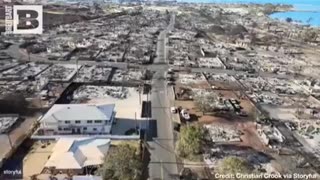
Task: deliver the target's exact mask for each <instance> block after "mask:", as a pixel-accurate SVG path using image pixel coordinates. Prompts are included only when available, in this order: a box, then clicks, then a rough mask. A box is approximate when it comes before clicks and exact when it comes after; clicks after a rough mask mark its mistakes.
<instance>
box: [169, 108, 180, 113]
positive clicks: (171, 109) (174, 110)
mask: <svg viewBox="0 0 320 180" xmlns="http://www.w3.org/2000/svg"><path fill="white" fill-rule="evenodd" d="M170 111H171V113H173V114H175V113H177V111H178V110H177V108H176V107H171V108H170Z"/></svg>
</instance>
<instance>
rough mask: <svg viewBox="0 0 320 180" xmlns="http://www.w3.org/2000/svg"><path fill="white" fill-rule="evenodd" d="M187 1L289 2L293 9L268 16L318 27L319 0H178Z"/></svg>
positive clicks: (319, 14) (319, 18)
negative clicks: (289, 19)
mask: <svg viewBox="0 0 320 180" xmlns="http://www.w3.org/2000/svg"><path fill="white" fill-rule="evenodd" d="M178 2H189V3H245V4H250V3H257V4H265V3H272V4H290V5H293V7H294V11H290V12H280V13H274V14H272V15H271V16H270V17H272V18H275V19H279V20H285V19H286V18H288V17H290V18H292V19H293V20H294V21H297V22H300V23H302V24H309V25H311V26H317V27H320V0H178Z"/></svg>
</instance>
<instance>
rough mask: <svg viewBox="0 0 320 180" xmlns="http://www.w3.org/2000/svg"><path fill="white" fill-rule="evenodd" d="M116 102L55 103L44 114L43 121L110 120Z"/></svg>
mask: <svg viewBox="0 0 320 180" xmlns="http://www.w3.org/2000/svg"><path fill="white" fill-rule="evenodd" d="M114 108H115V105H114V104H102V105H94V104H55V105H54V106H52V108H51V109H50V110H49V111H48V112H47V113H46V114H45V115H44V117H43V118H42V121H46V122H57V121H59V120H61V121H67V120H69V121H74V120H80V121H81V120H104V121H106V120H107V121H110V120H111V118H112V115H113V111H114Z"/></svg>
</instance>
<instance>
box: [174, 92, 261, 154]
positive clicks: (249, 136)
mask: <svg viewBox="0 0 320 180" xmlns="http://www.w3.org/2000/svg"><path fill="white" fill-rule="evenodd" d="M216 92H217V93H218V94H220V95H221V96H222V97H224V98H226V99H231V98H233V99H237V100H239V101H240V105H241V107H242V108H243V109H242V110H243V111H245V112H246V113H247V114H250V113H252V111H253V110H254V106H253V104H251V102H250V101H249V100H248V99H246V98H242V99H239V98H238V96H240V93H239V92H233V91H228V90H216ZM175 106H176V107H179V106H181V107H182V108H186V109H188V110H189V113H190V117H191V121H192V122H199V123H200V124H211V123H215V124H217V125H220V126H228V127H230V128H233V129H238V130H240V131H241V132H242V133H243V135H242V136H241V140H242V142H239V143H234V144H237V145H240V146H249V147H252V148H253V149H256V150H258V151H263V150H265V149H266V147H265V145H264V144H263V143H262V142H261V141H260V139H259V137H258V134H257V131H256V125H255V123H254V122H253V121H252V117H251V116H248V117H241V116H238V115H236V114H234V113H224V114H219V115H210V114H205V115H204V114H203V113H202V112H201V111H200V110H199V109H198V108H197V107H196V106H195V104H194V102H193V101H191V100H188V101H175ZM182 122H183V121H182Z"/></svg>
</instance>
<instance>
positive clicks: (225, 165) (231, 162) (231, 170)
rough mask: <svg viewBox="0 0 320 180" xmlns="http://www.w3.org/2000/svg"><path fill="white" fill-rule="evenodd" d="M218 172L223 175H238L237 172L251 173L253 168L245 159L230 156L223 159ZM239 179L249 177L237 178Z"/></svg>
mask: <svg viewBox="0 0 320 180" xmlns="http://www.w3.org/2000/svg"><path fill="white" fill-rule="evenodd" d="M217 173H219V174H221V175H234V176H236V174H237V173H241V174H250V173H252V168H251V167H250V164H249V163H248V162H247V161H246V160H245V159H242V158H239V157H234V156H229V157H225V158H224V159H222V160H221V162H220V164H219V167H218V169H217ZM237 179H240V180H242V179H243V180H244V179H246V180H248V178H237Z"/></svg>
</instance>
